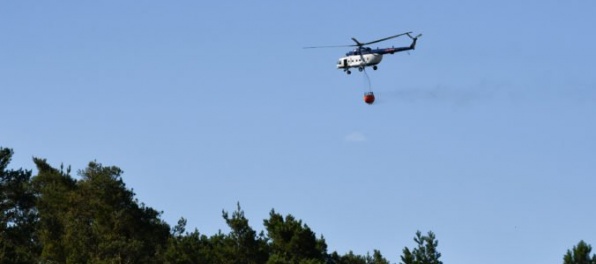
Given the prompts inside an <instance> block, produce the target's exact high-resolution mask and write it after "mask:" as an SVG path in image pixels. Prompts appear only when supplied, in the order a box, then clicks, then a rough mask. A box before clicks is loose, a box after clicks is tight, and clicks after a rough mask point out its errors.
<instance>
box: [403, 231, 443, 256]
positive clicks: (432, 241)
mask: <svg viewBox="0 0 596 264" xmlns="http://www.w3.org/2000/svg"><path fill="white" fill-rule="evenodd" d="M414 241H415V242H416V244H418V245H417V247H416V248H414V249H413V250H411V251H410V249H408V247H405V248H404V250H403V255H402V256H401V260H402V263H403V264H442V263H443V262H441V261H440V260H439V258H440V257H441V253H439V252H438V251H437V247H438V246H439V241H438V240H436V238H435V234H434V233H433V232H431V231H429V232H428V235H426V236H423V235H422V233H420V231H417V232H416V237H414Z"/></svg>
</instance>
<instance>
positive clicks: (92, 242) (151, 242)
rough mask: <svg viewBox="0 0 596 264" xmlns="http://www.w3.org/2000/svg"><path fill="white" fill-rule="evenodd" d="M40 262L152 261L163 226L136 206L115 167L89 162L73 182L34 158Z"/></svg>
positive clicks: (164, 238)
mask: <svg viewBox="0 0 596 264" xmlns="http://www.w3.org/2000/svg"><path fill="white" fill-rule="evenodd" d="M34 162H35V164H36V165H37V168H38V170H39V174H38V175H37V176H35V178H34V179H33V186H34V189H35V190H36V193H37V194H38V197H39V200H38V202H37V207H38V211H39V217H40V223H39V229H38V234H39V239H40V242H41V243H42V244H43V245H44V246H43V250H42V254H41V260H42V261H46V262H58V263H121V262H124V263H139V262H142V263H153V262H157V263H158V262H159V261H158V260H157V259H156V257H157V256H158V254H159V252H160V250H162V249H165V247H166V242H167V240H168V237H169V226H168V225H167V224H165V223H164V222H163V221H162V220H160V219H159V215H160V213H159V212H157V211H155V210H154V209H152V208H149V207H146V206H144V205H142V204H141V205H139V204H138V203H137V201H136V200H134V193H132V191H130V190H128V189H126V186H125V185H124V182H123V181H122V178H121V173H122V171H121V170H120V169H119V168H117V167H104V166H102V165H101V164H99V163H95V162H91V163H89V166H88V167H87V168H86V169H85V170H83V171H81V172H80V176H81V178H82V179H81V180H80V181H76V180H74V179H73V178H72V177H71V176H70V175H69V171H70V170H68V171H67V172H66V173H65V172H64V171H62V170H57V169H54V168H52V167H51V166H50V165H48V164H47V162H46V161H45V160H42V159H34Z"/></svg>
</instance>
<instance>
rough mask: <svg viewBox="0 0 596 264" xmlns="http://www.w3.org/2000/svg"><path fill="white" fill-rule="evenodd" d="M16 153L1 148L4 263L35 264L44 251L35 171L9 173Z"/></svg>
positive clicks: (0, 252)
mask: <svg viewBox="0 0 596 264" xmlns="http://www.w3.org/2000/svg"><path fill="white" fill-rule="evenodd" d="M12 155H13V151H12V150H11V149H7V148H1V147H0V234H1V235H0V260H3V259H10V260H11V261H12V263H33V262H35V261H36V259H37V256H38V255H39V252H40V250H41V248H40V245H39V243H38V240H37V235H36V233H35V226H36V223H37V211H36V209H35V194H34V193H33V190H32V188H31V184H30V179H31V171H26V170H22V169H19V170H9V169H8V164H9V163H10V161H11V159H12Z"/></svg>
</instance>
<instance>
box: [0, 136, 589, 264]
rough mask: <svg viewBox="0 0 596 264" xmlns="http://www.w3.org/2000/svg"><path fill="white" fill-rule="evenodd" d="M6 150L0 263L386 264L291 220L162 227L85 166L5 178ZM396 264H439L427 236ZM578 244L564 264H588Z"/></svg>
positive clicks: (112, 178)
mask: <svg viewBox="0 0 596 264" xmlns="http://www.w3.org/2000/svg"><path fill="white" fill-rule="evenodd" d="M12 155H13V151H12V150H11V149H7V148H2V147H0V221H1V222H0V263H208V264H220V263H221V264H261V263H262V264H389V261H388V260H387V259H386V258H385V257H383V255H382V254H381V252H380V251H378V250H373V252H372V254H368V253H367V254H366V255H358V254H354V253H353V252H348V253H346V254H339V253H337V252H335V251H333V252H329V251H328V249H327V244H326V242H325V239H324V237H322V236H319V237H317V236H316V234H315V232H313V231H312V230H311V229H310V228H309V227H308V225H306V224H304V223H303V222H302V221H301V220H299V219H296V218H294V217H293V216H292V215H285V216H284V215H281V214H279V213H277V212H276V211H275V210H271V212H270V214H269V218H268V219H265V220H264V222H263V224H264V227H265V231H263V232H259V233H257V232H256V231H255V230H254V229H253V228H252V227H251V226H250V225H249V223H248V219H247V218H246V217H245V215H244V212H243V211H242V209H241V207H240V205H238V206H237V208H236V210H235V211H234V212H232V213H231V214H230V213H228V212H226V211H223V212H222V217H223V219H224V220H225V222H226V224H227V225H228V226H229V228H230V232H229V233H222V232H221V231H220V232H218V233H217V234H214V235H211V236H208V235H206V234H201V233H200V232H199V231H198V230H196V229H195V230H194V231H190V232H189V231H187V230H186V220H185V219H184V218H181V219H180V220H179V221H178V223H177V224H176V225H175V226H174V227H170V226H169V225H168V224H167V223H166V222H164V221H163V220H162V219H161V218H160V216H161V213H160V212H159V211H157V210H155V209H153V208H151V207H148V206H146V205H145V204H143V203H140V202H139V201H138V200H136V199H135V194H134V193H133V192H132V191H131V190H129V189H127V188H126V185H125V184H124V181H123V180H122V176H121V175H122V170H120V169H119V168H117V167H114V166H103V165H102V164H100V163H97V162H91V163H89V165H88V166H87V168H85V169H84V170H81V171H79V172H78V176H79V177H78V179H75V178H73V177H72V176H71V170H70V168H69V167H68V168H66V169H65V168H64V167H63V166H60V168H54V167H52V166H50V165H49V164H48V163H47V161H46V160H44V159H39V158H34V159H33V162H34V164H35V166H36V167H37V171H38V173H37V175H32V171H31V170H23V169H18V170H14V169H9V168H8V165H9V163H10V160H11V158H12ZM414 241H415V242H416V246H415V247H414V248H412V249H409V248H407V247H405V248H404V249H403V252H402V255H401V263H403V264H442V262H441V261H440V257H441V254H440V253H439V252H438V251H437V247H438V240H437V239H436V237H435V235H434V234H433V233H432V232H428V233H427V234H426V235H423V234H422V233H421V232H417V233H416V236H415V237H414ZM590 252H591V247H590V245H588V244H586V243H585V242H583V241H581V242H580V243H579V244H578V245H577V246H575V247H574V248H573V250H569V251H568V252H567V254H566V255H565V256H564V263H566V264H570V263H588V264H596V256H594V255H592V256H590Z"/></svg>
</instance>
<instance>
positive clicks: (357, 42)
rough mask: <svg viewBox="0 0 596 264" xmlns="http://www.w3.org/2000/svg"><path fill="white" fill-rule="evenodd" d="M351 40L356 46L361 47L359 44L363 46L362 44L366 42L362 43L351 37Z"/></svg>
mask: <svg viewBox="0 0 596 264" xmlns="http://www.w3.org/2000/svg"><path fill="white" fill-rule="evenodd" d="M352 40H353V41H354V42H356V46H358V47H361V46H364V45H366V44H362V43H360V41H358V40H357V39H356V38H352Z"/></svg>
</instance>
